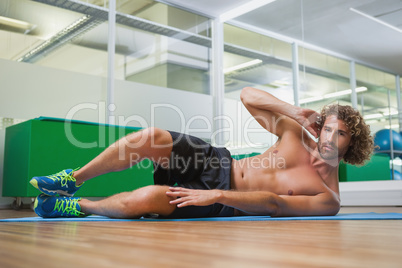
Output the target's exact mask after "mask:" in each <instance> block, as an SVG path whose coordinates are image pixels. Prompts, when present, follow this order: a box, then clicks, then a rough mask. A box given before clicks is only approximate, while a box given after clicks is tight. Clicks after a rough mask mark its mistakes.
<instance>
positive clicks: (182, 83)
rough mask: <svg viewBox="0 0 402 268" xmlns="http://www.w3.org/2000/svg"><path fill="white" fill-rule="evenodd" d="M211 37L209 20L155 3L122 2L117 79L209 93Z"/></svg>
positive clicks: (119, 7) (119, 12)
mask: <svg viewBox="0 0 402 268" xmlns="http://www.w3.org/2000/svg"><path fill="white" fill-rule="evenodd" d="M121 14H123V15H121ZM119 16H121V17H119ZM122 17H124V19H122ZM209 36H210V22H209V19H208V18H206V17H202V16H200V15H197V14H193V13H190V12H187V11H184V10H181V9H178V8H175V7H171V6H168V5H166V4H163V3H159V2H155V1H146V0H143V1H124V0H119V1H117V29H116V79H120V80H127V81H132V82H138V83H143V84H149V85H154V86H160V87H167V88H174V89H180V90H185V91H191V92H196V93H203V94H209V92H210V90H209V86H210V77H209V76H210V75H209V72H210V63H211V59H210V56H209V53H210V48H209V45H210V38H209Z"/></svg>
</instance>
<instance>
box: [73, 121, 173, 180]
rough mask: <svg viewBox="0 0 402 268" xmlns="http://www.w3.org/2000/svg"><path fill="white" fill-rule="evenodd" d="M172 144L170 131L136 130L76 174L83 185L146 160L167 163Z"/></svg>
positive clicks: (157, 129)
mask: <svg viewBox="0 0 402 268" xmlns="http://www.w3.org/2000/svg"><path fill="white" fill-rule="evenodd" d="M172 145H173V141H172V136H171V135H170V133H169V132H168V131H166V130H162V129H159V128H147V129H144V130H142V131H139V132H134V133H131V134H129V135H127V136H125V137H123V138H121V139H120V140H118V141H116V142H115V143H114V144H112V145H110V146H109V147H108V148H106V149H105V150H104V151H103V152H102V153H101V154H99V155H98V156H97V157H95V158H94V159H93V160H92V161H90V162H89V163H88V164H86V165H85V166H84V167H82V168H81V169H79V170H77V171H75V172H74V174H73V177H74V178H75V179H76V184H77V185H79V184H81V183H83V182H84V181H86V180H89V179H91V178H94V177H96V176H99V175H102V174H105V173H109V172H114V171H120V170H124V169H127V168H130V167H131V166H133V165H135V164H137V163H138V162H140V161H142V160H144V159H150V160H151V161H153V162H156V163H158V164H161V165H163V166H165V165H166V166H167V165H168V160H169V158H170V154H171V152H172Z"/></svg>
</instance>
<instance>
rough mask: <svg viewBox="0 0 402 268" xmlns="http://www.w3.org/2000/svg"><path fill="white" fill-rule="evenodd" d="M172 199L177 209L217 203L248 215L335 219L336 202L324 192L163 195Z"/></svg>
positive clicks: (172, 191)
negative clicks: (320, 216)
mask: <svg viewBox="0 0 402 268" xmlns="http://www.w3.org/2000/svg"><path fill="white" fill-rule="evenodd" d="M166 194H167V195H168V196H170V197H175V198H176V199H174V200H172V201H170V203H171V204H175V205H177V207H186V206H208V205H212V204H214V203H220V204H223V205H226V206H229V207H233V208H236V209H238V210H241V211H243V212H245V213H247V214H250V215H268V216H309V215H315V216H317V215H336V214H337V213H338V211H339V208H340V205H339V204H340V201H339V198H338V197H337V196H336V195H335V194H334V193H332V192H330V191H326V192H322V193H319V194H317V195H311V196H307V195H298V196H297V195H296V196H288V195H277V194H274V193H272V192H268V191H250V192H240V191H224V190H193V189H186V188H181V187H171V188H170V191H169V192H167V193H166Z"/></svg>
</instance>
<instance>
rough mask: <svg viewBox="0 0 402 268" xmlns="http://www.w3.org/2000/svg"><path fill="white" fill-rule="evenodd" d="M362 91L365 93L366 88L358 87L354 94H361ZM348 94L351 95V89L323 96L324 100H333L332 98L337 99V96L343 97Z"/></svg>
mask: <svg viewBox="0 0 402 268" xmlns="http://www.w3.org/2000/svg"><path fill="white" fill-rule="evenodd" d="M363 91H367V88H366V87H358V88H356V93H358V92H363ZM350 94H352V90H351V89H346V90H341V91H338V92H334V93H329V94H325V95H324V98H325V99H329V98H334V97H339V96H344V95H350Z"/></svg>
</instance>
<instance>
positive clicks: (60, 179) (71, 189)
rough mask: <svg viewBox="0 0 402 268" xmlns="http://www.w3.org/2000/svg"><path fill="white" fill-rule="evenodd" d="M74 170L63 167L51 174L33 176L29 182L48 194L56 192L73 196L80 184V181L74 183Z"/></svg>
mask: <svg viewBox="0 0 402 268" xmlns="http://www.w3.org/2000/svg"><path fill="white" fill-rule="evenodd" d="M74 171H75V170H72V169H65V170H62V171H60V172H59V173H56V174H53V175H49V176H41V177H33V178H32V179H31V180H30V181H29V183H31V184H32V186H33V187H35V188H36V189H38V190H39V191H41V192H42V193H44V194H46V195H49V196H55V195H57V194H59V195H61V196H73V195H74V194H75V192H76V191H78V189H80V187H81V186H82V183H81V184H80V185H78V186H77V185H75V182H76V180H75V178H74V177H73V172H74Z"/></svg>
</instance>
